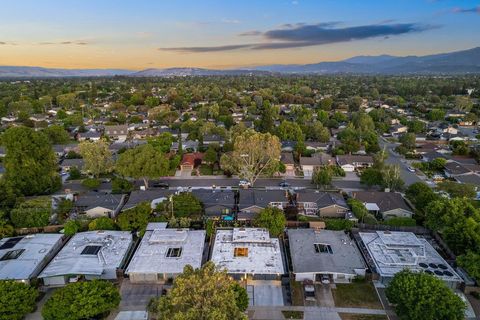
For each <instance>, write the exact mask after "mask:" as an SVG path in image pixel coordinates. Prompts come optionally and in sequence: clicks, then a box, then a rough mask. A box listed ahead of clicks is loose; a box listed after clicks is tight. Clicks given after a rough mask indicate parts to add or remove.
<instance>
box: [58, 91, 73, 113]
mask: <svg viewBox="0 0 480 320" xmlns="http://www.w3.org/2000/svg"><path fill="white" fill-rule="evenodd" d="M56 100H57V104H58V105H59V106H60V107H62V108H64V109H67V110H71V109H74V108H75V107H77V106H78V101H77V96H76V94H75V93H66V94H61V95H58V96H57V99H56Z"/></svg>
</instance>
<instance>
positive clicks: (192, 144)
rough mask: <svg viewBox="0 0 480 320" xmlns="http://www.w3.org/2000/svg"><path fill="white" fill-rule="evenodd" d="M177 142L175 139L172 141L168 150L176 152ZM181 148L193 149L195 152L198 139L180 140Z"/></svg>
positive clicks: (185, 149) (184, 149)
mask: <svg viewBox="0 0 480 320" xmlns="http://www.w3.org/2000/svg"><path fill="white" fill-rule="evenodd" d="M179 146H180V145H179V143H178V142H176V141H173V142H172V146H171V147H170V151H171V152H174V153H177V152H178V148H179ZM182 150H183V151H193V152H197V151H198V141H197V140H195V141H193V140H182Z"/></svg>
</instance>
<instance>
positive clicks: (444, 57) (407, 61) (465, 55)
mask: <svg viewBox="0 0 480 320" xmlns="http://www.w3.org/2000/svg"><path fill="white" fill-rule="evenodd" d="M272 73H280V74H468V73H480V47H477V48H473V49H469V50H463V51H456V52H450V53H441V54H434V55H427V56H407V57H396V56H390V55H379V56H356V57H352V58H349V59H346V60H343V61H335V62H319V63H314V64H287V65H282V64H274V65H265V66H258V67H254V68H249V69H246V68H245V69H232V70H216V69H202V68H165V69H155V68H153V69H145V70H141V71H132V70H124V69H54V68H42V67H12V66H0V78H60V77H112V76H132V77H174V76H230V75H269V74H272Z"/></svg>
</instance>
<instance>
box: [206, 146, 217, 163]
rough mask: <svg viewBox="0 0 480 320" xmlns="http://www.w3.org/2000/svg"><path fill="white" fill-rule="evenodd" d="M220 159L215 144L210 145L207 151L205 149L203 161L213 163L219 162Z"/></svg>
mask: <svg viewBox="0 0 480 320" xmlns="http://www.w3.org/2000/svg"><path fill="white" fill-rule="evenodd" d="M217 159H218V154H217V150H215V148H214V147H213V146H209V147H208V149H207V151H205V154H204V156H203V161H205V162H206V163H208V164H210V165H213V164H214V163H215V162H217Z"/></svg>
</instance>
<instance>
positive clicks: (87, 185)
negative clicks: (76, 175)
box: [82, 178, 101, 190]
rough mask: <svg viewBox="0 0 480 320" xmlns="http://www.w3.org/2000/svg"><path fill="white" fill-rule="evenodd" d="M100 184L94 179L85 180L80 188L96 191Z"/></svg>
mask: <svg viewBox="0 0 480 320" xmlns="http://www.w3.org/2000/svg"><path fill="white" fill-rule="evenodd" d="M100 184H101V181H100V180H99V179H95V178H86V179H83V181H82V186H84V187H85V188H88V189H91V190H95V189H97V188H98V187H100Z"/></svg>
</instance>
